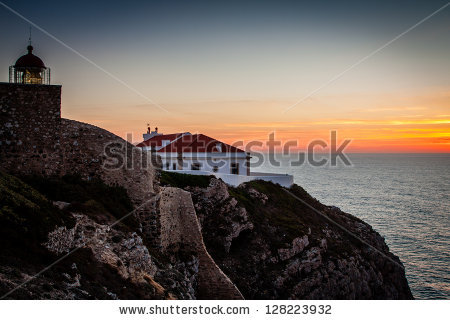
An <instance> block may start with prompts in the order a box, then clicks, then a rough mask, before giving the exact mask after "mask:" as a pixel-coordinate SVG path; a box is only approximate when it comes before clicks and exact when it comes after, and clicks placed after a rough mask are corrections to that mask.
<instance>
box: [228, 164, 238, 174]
mask: <svg viewBox="0 0 450 320" xmlns="http://www.w3.org/2000/svg"><path fill="white" fill-rule="evenodd" d="M230 167H231V174H239V163H232V164H231V165H230Z"/></svg>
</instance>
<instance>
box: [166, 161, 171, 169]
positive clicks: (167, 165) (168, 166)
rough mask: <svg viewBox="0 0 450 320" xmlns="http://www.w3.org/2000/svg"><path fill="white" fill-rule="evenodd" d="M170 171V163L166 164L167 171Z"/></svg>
mask: <svg viewBox="0 0 450 320" xmlns="http://www.w3.org/2000/svg"><path fill="white" fill-rule="evenodd" d="M169 169H170V163H169V162H166V170H169Z"/></svg>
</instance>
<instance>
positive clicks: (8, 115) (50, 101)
mask: <svg viewBox="0 0 450 320" xmlns="http://www.w3.org/2000/svg"><path fill="white" fill-rule="evenodd" d="M60 126H61V86H55V85H51V86H50V85H25V84H16V83H3V82H2V83H0V168H1V169H3V170H6V171H8V172H16V173H17V172H20V173H39V174H45V175H52V174H60V173H61V169H62V167H61V161H62V158H61V156H62V154H61V152H60Z"/></svg>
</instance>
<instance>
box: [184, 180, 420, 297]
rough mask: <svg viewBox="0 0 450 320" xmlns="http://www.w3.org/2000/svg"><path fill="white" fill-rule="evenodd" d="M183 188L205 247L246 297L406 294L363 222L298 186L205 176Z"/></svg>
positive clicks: (397, 265)
mask: <svg viewBox="0 0 450 320" xmlns="http://www.w3.org/2000/svg"><path fill="white" fill-rule="evenodd" d="M187 189H188V190H190V191H191V193H192V197H193V199H194V204H195V208H196V210H197V214H198V216H199V220H200V222H201V224H202V232H203V236H204V239H205V242H206V246H207V248H208V250H209V252H210V253H211V255H212V257H213V258H214V259H215V261H216V262H217V264H218V265H219V266H220V268H222V270H223V271H224V272H225V273H226V274H227V275H228V276H229V277H230V279H231V280H232V281H233V282H234V283H235V284H236V286H237V287H238V288H239V289H240V290H241V292H242V294H243V295H244V297H245V298H247V299H410V298H412V294H411V291H410V289H409V286H408V283H407V280H406V277H405V273H404V269H403V267H402V265H401V262H400V260H399V259H398V257H396V256H395V255H393V254H392V253H390V252H389V248H388V247H387V245H386V244H385V242H384V239H383V238H382V237H381V236H380V235H379V234H378V233H377V232H376V231H374V230H373V229H372V227H371V226H370V225H368V224H367V223H365V222H363V221H361V220H359V219H357V218H356V217H353V216H351V215H349V214H347V213H344V212H342V211H341V210H339V209H338V208H336V207H328V206H325V205H323V204H321V203H319V202H318V201H317V200H315V199H314V198H312V197H311V196H309V195H308V194H307V193H306V192H305V191H304V190H303V189H302V188H300V187H298V186H293V187H292V188H291V189H290V190H289V193H288V192H286V191H285V190H283V189H282V188H281V187H279V186H275V185H273V184H271V183H268V182H263V181H257V182H252V183H248V184H246V185H243V186H241V187H239V188H231V187H227V186H226V185H225V184H224V183H223V182H221V181H219V180H216V179H214V178H213V179H211V182H210V184H209V186H208V187H206V188H199V187H187ZM296 197H297V198H299V199H301V200H302V201H304V202H306V203H307V204H309V205H310V206H312V207H313V208H315V209H316V210H318V211H319V212H320V213H322V214H324V215H326V216H327V217H329V218H331V219H332V220H333V221H336V222H337V223H339V225H341V226H342V227H344V228H345V229H346V230H348V231H349V232H347V231H344V230H342V229H341V228H339V227H338V226H336V225H335V224H333V223H331V222H330V221H328V220H327V219H326V218H324V217H322V216H321V215H320V214H318V213H317V212H316V211H315V210H312V209H311V208H310V207H309V206H307V205H305V204H304V203H303V202H302V201H301V200H298V199H297V198H296ZM351 234H354V235H355V236H356V237H355V236H352V235H351ZM358 238H359V239H358ZM361 240H362V241H361ZM363 241H364V242H363ZM367 244H370V245H371V246H373V247H374V248H376V249H378V250H379V251H381V253H380V252H377V251H376V250H374V249H373V248H371V247H370V246H368V245H367Z"/></svg>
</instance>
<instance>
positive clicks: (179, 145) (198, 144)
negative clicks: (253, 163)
mask: <svg viewBox="0 0 450 320" xmlns="http://www.w3.org/2000/svg"><path fill="white" fill-rule="evenodd" d="M143 136H144V141H143V142H141V143H139V144H138V145H137V146H138V147H140V148H142V149H143V150H147V151H151V152H155V153H156V154H157V155H159V156H160V157H161V160H162V165H163V170H166V171H173V172H178V173H187V174H195V175H214V176H216V177H217V178H220V179H222V180H223V181H224V182H225V183H227V184H230V185H232V186H238V185H240V184H241V183H243V182H248V181H251V180H265V181H272V182H273V183H278V184H280V185H281V186H284V187H290V186H291V185H292V183H293V177H292V176H291V175H287V174H273V173H262V172H252V171H251V170H250V158H251V157H250V154H249V153H247V152H245V151H244V150H241V149H239V148H236V147H234V146H231V145H229V144H226V143H223V142H221V141H218V140H216V139H213V138H210V137H208V136H205V135H204V134H191V133H189V132H184V133H174V134H160V133H158V129H157V128H156V129H155V131H151V130H150V128H148V131H147V133H145V134H144V135H143Z"/></svg>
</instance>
